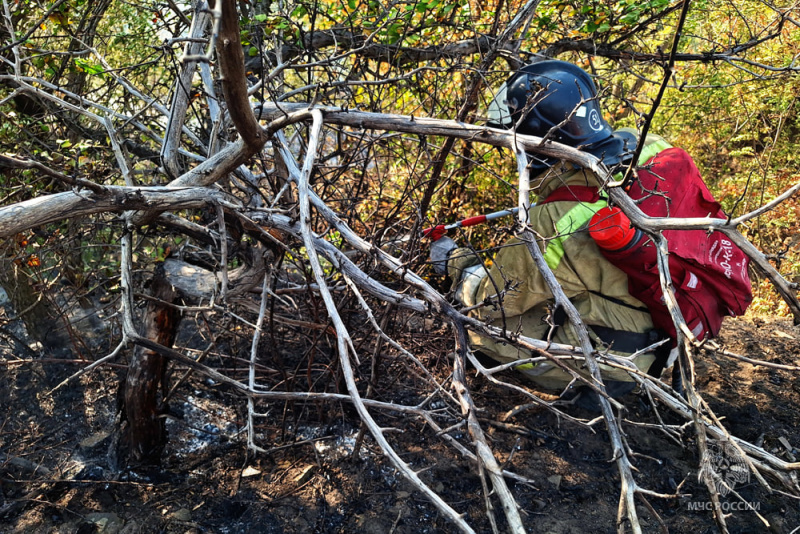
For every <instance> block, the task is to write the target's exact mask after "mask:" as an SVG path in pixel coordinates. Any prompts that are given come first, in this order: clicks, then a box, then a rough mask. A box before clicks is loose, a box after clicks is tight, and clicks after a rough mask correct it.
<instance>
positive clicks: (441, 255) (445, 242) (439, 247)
mask: <svg viewBox="0 0 800 534" xmlns="http://www.w3.org/2000/svg"><path fill="white" fill-rule="evenodd" d="M455 248H456V242H455V241H453V240H452V239H450V238H449V237H447V236H445V237H440V238H439V239H437V240H436V241H434V242H433V243H431V263H432V264H433V270H434V271H436V274H441V275H445V274H447V258H448V257H449V256H450V253H451V252H453V250H455Z"/></svg>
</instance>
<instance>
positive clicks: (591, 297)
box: [431, 60, 670, 409]
mask: <svg viewBox="0 0 800 534" xmlns="http://www.w3.org/2000/svg"><path fill="white" fill-rule="evenodd" d="M489 116H490V120H491V121H492V123H494V124H496V125H499V126H502V127H504V128H513V129H514V130H515V131H516V132H517V133H519V134H526V135H535V136H539V137H544V136H546V135H549V136H550V137H549V139H552V140H553V141H557V142H559V143H564V144H567V145H570V146H573V147H576V148H578V149H580V150H583V151H586V152H589V153H590V154H593V155H594V156H596V157H598V158H600V159H601V160H602V161H603V163H604V164H605V165H606V166H607V167H608V168H610V169H612V173H613V172H614V169H618V170H622V169H624V167H626V166H627V165H629V163H630V161H631V158H632V156H633V153H634V151H635V149H636V145H637V142H638V139H637V135H636V133H635V132H634V131H633V130H627V129H624V130H619V131H613V130H612V129H611V127H610V126H609V125H608V123H606V121H605V120H604V119H603V117H602V114H601V109H600V106H599V104H598V101H597V90H596V88H595V85H594V83H593V81H592V79H591V77H590V76H589V75H588V74H587V73H586V72H584V71H583V70H582V69H580V68H578V67H577V66H575V65H572V64H570V63H566V62H564V61H557V60H545V61H540V62H537V63H534V64H531V65H528V66H526V67H524V68H523V69H521V71H519V72H517V73H516V74H514V75H513V76H512V77H511V78H509V79H508V81H507V82H506V83H505V84H504V85H503V87H502V88H501V90H500V91H499V92H498V94H497V96H496V97H495V99H494V101H493V102H492V104H491V105H490V108H489ZM668 147H669V145H668V144H667V142H666V141H665V140H664V139H663V138H661V137H658V136H650V135H648V136H647V139H646V141H645V147H644V149H643V151H642V153H643V156H642V158H647V157H649V156H648V155H652V154H653V153H656V152H658V151H659V150H663V149H665V148H668ZM642 158H640V161H643V159H642ZM528 159H529V165H530V167H531V189H532V192H533V193H534V194H535V195H537V197H538V199H539V202H537V204H536V205H535V206H534V207H532V208H531V209H530V212H529V224H530V228H531V229H532V231H533V233H534V234H535V235H537V236H541V238H540V239H538V245H539V247H540V249H541V251H542V254H543V255H544V258H545V260H546V262H547V265H548V266H549V267H550V269H551V270H552V271H553V273H554V275H555V277H556V279H557V280H558V282H559V283H560V284H561V287H562V289H563V290H564V292H565V293H566V295H567V297H568V298H569V299H570V301H571V302H572V304H573V305H574V306H575V308H577V310H578V312H579V313H580V315H581V317H582V318H583V320H584V322H585V323H586V325H587V326H588V331H589V335H590V338H591V339H592V342H593V344H594V345H595V347H596V348H597V349H598V350H600V351H603V350H608V351H609V352H611V353H613V354H615V355H617V356H620V357H622V358H627V359H628V360H629V361H631V362H632V363H633V364H634V365H636V367H637V368H638V369H639V370H641V371H642V372H650V373H651V374H653V375H655V376H658V375H660V373H661V371H662V370H663V369H664V367H665V365H667V360H668V357H669V352H670V344H669V343H665V344H663V345H661V347H660V348H659V349H656V350H650V351H648V352H643V353H640V352H639V351H641V350H642V349H646V348H647V347H651V346H652V345H653V344H654V343H656V342H657V341H659V340H660V339H663V338H664V335H663V333H661V332H660V331H658V330H656V329H655V327H654V325H653V321H652V318H651V315H650V313H649V312H648V309H647V307H646V306H645V305H644V304H643V303H642V302H640V301H639V300H638V299H636V298H635V297H633V296H632V295H631V294H630V293H629V290H628V278H627V276H626V274H625V273H623V272H622V271H621V270H620V269H618V268H617V267H615V266H614V265H612V264H611V263H610V262H609V261H608V260H607V259H606V258H604V257H603V254H601V252H600V249H599V248H598V244H597V242H596V241H595V239H594V238H593V237H592V235H591V233H590V231H589V226H590V225H591V224H595V227H594V229H595V230H604V231H605V232H606V233H605V235H606V237H608V236H609V234H612V235H611V237H612V238H614V237H615V229H616V228H621V227H620V226H618V225H617V224H614V225H611V226H609V225H608V224H603V221H607V220H608V214H609V211H608V210H609V209H610V208H608V207H607V201H606V199H604V198H601V197H599V196H597V198H591V199H588V200H587V199H577V198H574V194H573V192H574V191H577V190H580V189H581V188H595V190H597V189H599V188H601V186H602V185H603V181H602V180H603V177H601V176H597V175H596V174H594V173H593V172H592V171H591V170H588V169H585V168H579V167H576V166H574V165H572V164H570V163H567V162H560V161H555V160H550V159H548V158H543V157H542V156H540V155H536V154H529V155H528ZM645 161H646V160H645ZM565 186H568V188H565ZM565 191H566V194H565V193H564V192H565ZM548 197H550V198H548ZM604 208H605V211H602V212H601V210H603V209H604ZM598 212H601V213H600V216H597V213H598ZM614 213H616V212H614ZM593 217H594V218H595V219H594V221H593V220H592V219H593ZM624 230H625V231H627V233H628V234H630V228H629V227H626V228H625V229H624ZM595 234H596V236H595V237H597V235H599V234H597V232H595ZM620 239H623V240H624V239H626V237H625V236H621V237H620ZM617 244H618V243H615V245H617ZM431 261H432V263H433V267H434V270H435V271H436V272H438V273H439V274H442V275H444V274H447V275H448V276H449V277H450V278H451V279H452V280H453V281H454V284H455V287H456V291H455V293H456V298H457V299H458V300H459V301H460V302H461V303H462V304H463V305H465V306H476V305H477V304H479V303H487V305H483V306H478V307H477V308H475V309H474V311H472V312H471V313H473V314H474V315H476V316H477V317H479V318H480V319H482V320H484V321H486V322H487V323H489V324H492V325H495V326H499V325H502V324H505V325H506V327H507V328H508V329H509V330H512V331H518V332H520V333H522V334H523V335H525V336H528V337H532V338H537V339H549V340H552V341H553V342H557V343H564V344H568V345H575V346H579V345H580V343H579V339H578V336H577V334H576V332H575V331H574V329H573V327H572V326H571V325H570V324H569V321H568V320H566V317H565V314H564V312H563V310H559V309H554V305H553V295H552V293H551V291H550V289H549V288H548V286H547V283H546V282H545V279H544V277H543V276H542V274H541V272H540V271H539V270H538V269H537V268H536V266H535V264H534V262H533V259H532V257H531V255H530V253H529V251H528V249H527V248H526V247H525V246H524V245H523V244H522V243H520V241H519V240H518V239H517V238H513V239H511V240H510V241H509V242H508V243H506V245H505V246H503V247H502V248H501V249H500V251H499V252H498V253H497V255H496V257H495V258H494V261H493V262H492V266H491V267H490V268H489V269H488V272H487V270H486V269H485V268H484V267H483V264H482V263H481V261H480V259H479V258H478V257H477V256H476V255H475V254H474V253H473V252H472V251H471V250H470V249H466V248H458V247H457V245H456V243H455V242H454V241H453V240H452V239H450V238H449V237H447V236H442V237H440V238H439V239H436V240H435V241H434V242H433V243H432V245H431ZM498 290H499V291H500V294H499V295H498V294H497V292H498ZM488 303H493V304H494V303H496V305H491V304H488ZM501 315H504V316H505V317H504V318H503V317H501ZM470 341H471V344H472V346H473V349H474V350H476V351H479V352H481V353H483V354H485V355H487V356H489V357H490V358H492V359H494V360H496V361H499V362H503V363H505V362H509V361H513V360H519V359H525V358H529V357H531V354H530V353H528V352H526V351H525V350H523V349H519V348H517V347H513V346H511V345H510V344H506V343H502V342H497V341H495V340H493V339H489V338H486V337H482V336H479V335H477V334H471V340H470ZM634 354H635V356H633V357H632V355H634ZM565 362H566V363H568V365H570V366H571V367H573V368H574V369H575V370H577V371H578V372H579V373H580V374H582V375H584V376H587V377H588V376H589V372H588V369H587V368H586V366H585V364H584V363H583V362H582V361H578V360H575V361H571V360H565ZM601 368H602V373H603V380H604V383H605V385H606V389H607V392H608V393H609V395H611V396H612V397H621V396H623V395H625V394H627V393H629V392H630V391H632V390H633V389H634V388H635V382H634V381H633V380H632V379H631V377H630V375H629V374H628V373H627V372H625V371H624V370H620V369H618V368H613V367H610V366H607V365H602V366H601ZM517 370H518V371H520V372H522V373H524V374H525V376H527V377H528V378H529V379H531V380H532V381H533V382H534V383H535V384H536V385H538V386H539V387H541V388H544V389H548V390H553V391H561V392H563V397H564V398H572V400H574V401H576V402H577V403H578V404H579V405H581V406H583V407H585V408H589V409H596V408H597V406H598V403H597V399H596V396H594V393H593V392H592V391H591V390H589V388H587V387H585V386H583V387H581V386H579V385H578V384H577V383H575V387H573V388H569V389H565V388H567V386H568V385H569V384H570V383H572V376H571V375H570V374H568V373H566V372H565V371H563V370H561V369H559V368H558V367H557V366H555V365H554V364H552V363H548V362H545V363H540V364H536V365H531V364H523V365H521V366H519V367H517Z"/></svg>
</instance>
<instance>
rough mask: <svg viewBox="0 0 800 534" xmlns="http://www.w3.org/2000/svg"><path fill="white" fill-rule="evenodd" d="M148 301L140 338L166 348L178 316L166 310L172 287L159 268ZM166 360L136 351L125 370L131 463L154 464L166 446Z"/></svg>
mask: <svg viewBox="0 0 800 534" xmlns="http://www.w3.org/2000/svg"><path fill="white" fill-rule="evenodd" d="M150 293H151V296H153V297H154V298H155V299H158V300H151V301H150V302H149V304H148V305H147V308H146V310H145V313H144V317H143V319H142V324H143V325H144V326H143V332H142V335H143V336H144V337H146V338H147V339H150V340H153V341H156V342H157V343H159V344H161V345H164V346H166V347H171V346H172V345H173V343H174V342H175V332H176V331H177V328H178V322H179V320H180V315H179V313H178V310H176V309H175V308H173V307H172V306H169V304H171V303H172V302H173V301H174V300H175V297H176V292H175V290H174V289H173V287H172V285H170V284H169V282H167V280H166V278H165V277H164V271H163V268H162V267H159V268H157V269H156V272H155V273H154V275H153V280H152V285H151V291H150ZM166 370H167V359H166V358H165V357H164V356H162V355H160V354H157V353H156V352H153V351H151V350H148V349H144V348H142V347H138V346H137V347H136V349H135V350H134V352H133V357H132V359H131V362H130V366H129V367H128V374H127V377H126V379H125V385H124V387H125V391H124V415H125V417H126V420H127V438H128V439H127V441H128V445H129V447H130V456H131V459H132V460H134V461H136V462H144V463H158V461H159V459H160V455H161V451H162V450H163V449H164V445H166V442H167V432H166V426H165V422H164V418H163V417H161V415H162V414H163V413H165V412H166V406H165V404H164V399H163V396H162V395H161V393H162V391H163V390H164V389H165V387H164V386H165V385H166V384H165V375H166Z"/></svg>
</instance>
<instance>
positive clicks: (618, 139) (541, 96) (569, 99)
mask: <svg viewBox="0 0 800 534" xmlns="http://www.w3.org/2000/svg"><path fill="white" fill-rule="evenodd" d="M489 120H490V124H491V125H499V126H501V127H503V128H509V129H510V128H516V131H517V132H519V133H521V134H524V135H535V136H538V137H544V136H545V135H547V134H548V133H549V134H550V139H552V140H553V141H557V142H559V143H564V144H566V145H570V146H572V147H575V148H578V149H580V150H584V151H586V152H589V153H590V154H593V155H594V156H597V157H598V158H600V159H602V160H603V162H604V163H605V164H606V165H608V166H609V167H612V166H615V165H618V164H620V163H626V162H627V161H626V159H629V158H630V156H631V155H632V153H633V151H634V150H635V149H636V138H635V137H634V136H633V135H632V134H629V133H626V132H622V133H620V132H617V133H615V132H614V131H613V130H612V129H611V126H609V124H608V123H607V122H606V121H605V119H603V115H602V110H601V109H600V104H599V102H598V98H597V89H596V88H595V85H594V82H593V81H592V78H591V77H590V76H589V74H587V73H586V72H585V71H584V70H583V69H581V68H579V67H576V66H575V65H573V64H572V63H567V62H566V61H558V60H544V61H539V62H536V63H533V64H531V65H527V66H525V67H523V68H522V69H521V70H520V71H519V72H517V73H516V74H514V75H513V76H511V77H510V78H509V79H508V80H507V81H506V83H505V84H504V85H503V86H502V87H501V88H500V91H499V92H498V94H497V96H495V98H494V100H493V101H492V102H491V104H490V105H489Z"/></svg>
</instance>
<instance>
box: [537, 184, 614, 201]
mask: <svg viewBox="0 0 800 534" xmlns="http://www.w3.org/2000/svg"><path fill="white" fill-rule="evenodd" d="M598 200H600V190H599V189H598V188H597V187H596V186H588V185H565V186H562V187H559V188H558V189H556V190H554V191H553V192H552V193H550V194H549V195H547V198H545V199H544V200H540V201H539V202H537V204H540V205H541V204H547V203H549V202H559V201H564V202H586V203H589V204H594V203H595V202H597V201H598Z"/></svg>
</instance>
